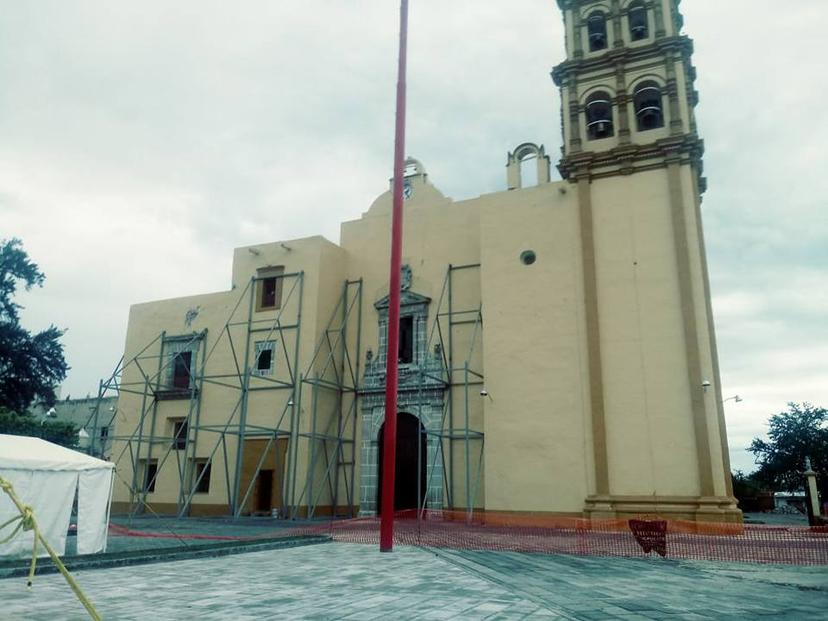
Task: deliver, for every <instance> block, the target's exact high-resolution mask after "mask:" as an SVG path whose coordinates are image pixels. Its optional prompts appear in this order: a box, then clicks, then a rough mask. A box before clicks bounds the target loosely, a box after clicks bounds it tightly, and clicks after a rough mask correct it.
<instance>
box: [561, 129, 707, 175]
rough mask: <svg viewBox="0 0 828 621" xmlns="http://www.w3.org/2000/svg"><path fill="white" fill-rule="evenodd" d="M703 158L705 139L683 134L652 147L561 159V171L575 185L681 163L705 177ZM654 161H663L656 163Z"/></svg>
mask: <svg viewBox="0 0 828 621" xmlns="http://www.w3.org/2000/svg"><path fill="white" fill-rule="evenodd" d="M703 154H704V141H703V140H702V139H701V138H699V137H698V136H696V135H694V134H682V135H679V136H670V137H668V138H663V139H661V140H657V141H655V142H652V143H648V144H642V145H636V144H628V145H621V146H618V147H615V148H614V149H610V150H608V151H582V152H579V153H572V154H570V155H567V156H565V157H563V158H561V161H560V163H559V164H558V170H559V171H560V173H561V176H562V177H563V178H564V179H569V180H571V181H575V180H577V179H578V178H580V177H583V176H588V177H589V178H595V177H604V176H614V175H628V174H632V173H634V172H637V171H639V170H643V169H650V168H653V167H656V168H659V167H663V166H666V165H667V164H670V163H673V162H678V163H694V164H696V165H697V166H698V168H699V174H701V169H702V155H703ZM653 160H661V161H660V162H656V163H653V162H652V161H653ZM645 162H647V164H646V165H645V164H644V163H645ZM601 169H604V170H603V171H602V170H601ZM606 169H609V170H606Z"/></svg>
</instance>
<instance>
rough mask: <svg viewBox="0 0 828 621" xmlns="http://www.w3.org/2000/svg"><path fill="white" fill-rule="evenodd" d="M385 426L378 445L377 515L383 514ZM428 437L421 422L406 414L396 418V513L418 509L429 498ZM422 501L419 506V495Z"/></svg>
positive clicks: (401, 413)
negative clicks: (427, 490)
mask: <svg viewBox="0 0 828 621" xmlns="http://www.w3.org/2000/svg"><path fill="white" fill-rule="evenodd" d="M384 436H385V424H384V423H383V424H382V425H381V426H380V430H379V435H378V436H377V444H378V448H379V454H378V457H379V459H378V461H377V470H378V475H377V479H378V481H377V483H378V485H377V514H379V513H380V512H381V510H382V460H383V443H384V439H385V437H384ZM427 440H428V437H427V435H426V430H425V427H423V425H422V424H421V423H420V420H419V419H418V418H417V417H416V416H414V415H412V414H409V413H407V412H400V413H399V414H397V458H396V460H395V462H396V476H395V484H394V511H404V510H406V509H416V508H417V507H418V506H422V505H423V504H424V503H423V501H424V500H425V497H426V461H427V458H426V455H427V452H426V448H427V444H428V442H427ZM418 491H419V500H420V502H419V503H418V502H417V493H418Z"/></svg>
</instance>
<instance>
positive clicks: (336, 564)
mask: <svg viewBox="0 0 828 621" xmlns="http://www.w3.org/2000/svg"><path fill="white" fill-rule="evenodd" d="M75 577H76V578H77V579H78V581H79V583H80V584H81V586H82V588H83V589H84V590H85V591H86V592H87V594H88V595H89V597H90V598H91V599H92V601H93V602H95V603H96V605H97V606H98V608H99V610H100V612H101V613H102V615H103V617H104V618H105V619H108V620H109V619H117V620H121V619H124V620H130V619H153V620H157V621H173V620H176V621H178V620H185V619H195V618H197V619H199V620H203V621H218V620H224V619H232V620H234V621H236V620H240V621H244V620H247V619H250V620H253V619H256V620H261V619H318V620H330V619H350V620H359V621H370V620H371V619H383V620H385V619H395V620H396V619H403V620H408V619H412V620H417V621H450V620H451V621H456V620H460V619H462V620H464V621H465V620H476V619H480V620H483V619H486V620H488V621H496V620H497V621H501V620H502V621H515V620H518V619H527V620H530V621H539V620H547V621H548V620H557V621H573V620H580V619H583V620H584V621H603V620H611V621H652V620H656V619H657V620H665V621H706V620H711V619H715V620H716V621H722V620H724V621H735V620H736V619H739V620H740V621H743V620H749V619H762V618H767V619H819V618H825V614H824V611H825V602H826V601H828V597H826V595H828V570H826V568H807V567H806V568H802V567H780V566H749V565H737V564H716V563H694V562H689V561H682V562H677V561H664V560H661V559H658V560H657V559H618V558H612V559H608V558H595V557H567V556H552V555H535V554H520V553H509V552H473V551H446V550H439V551H433V550H422V549H417V548H402V547H401V548H397V549H396V550H395V552H394V553H393V554H380V553H379V552H378V551H377V550H376V549H375V548H374V547H373V546H362V545H354V544H339V543H329V544H321V545H316V546H308V547H303V548H291V549H285V550H274V551H267V552H252V553H247V554H240V555H236V556H227V557H218V558H211V559H198V560H189V561H177V562H170V563H159V564H155V565H141V566H134V567H119V568H110V569H103V570H90V571H79V572H76V574H75ZM0 602H2V606H0V620H5V619H14V620H18V619H21V620H29V621H53V620H60V621H63V620H67V621H74V620H75V619H77V620H83V619H86V618H87V616H86V613H85V612H84V610H83V608H82V607H81V605H80V604H79V603H78V602H77V600H76V599H75V598H74V596H73V595H72V593H71V591H70V590H69V588H68V586H67V585H66V584H65V582H64V581H63V578H62V577H61V576H59V575H48V576H38V577H37V578H36V581H35V585H34V588H33V590H32V591H31V592H28V591H27V590H26V588H25V582H24V580H23V579H2V580H0Z"/></svg>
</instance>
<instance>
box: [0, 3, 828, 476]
mask: <svg viewBox="0 0 828 621" xmlns="http://www.w3.org/2000/svg"><path fill="white" fill-rule="evenodd" d="M0 5H2V9H3V10H2V14H3V20H2V21H0V84H2V85H3V86H2V88H0V236H3V237H8V236H13V235H16V236H20V237H22V238H23V239H24V242H25V244H26V247H27V249H28V250H29V252H30V253H31V255H32V256H33V257H34V258H35V260H37V261H38V262H39V263H40V264H41V266H42V267H43V268H44V270H45V271H46V273H47V283H46V287H45V288H44V289H43V290H40V291H35V292H32V293H30V294H26V295H24V296H23V301H24V303H25V304H26V305H27V307H28V308H27V310H26V313H25V317H24V318H25V321H26V322H27V325H29V326H31V327H33V328H37V327H43V326H45V325H48V323H50V322H54V323H56V324H58V325H60V326H64V327H68V328H69V332H68V334H67V336H66V338H65V341H66V344H67V350H68V355H69V362H70V364H71V365H72V367H73V370H72V373H71V375H70V377H69V379H68V381H67V390H68V392H71V393H73V394H75V395H77V394H84V393H86V392H87V391H94V390H95V387H96V386H97V380H98V378H100V377H102V376H104V375H106V374H108V373H109V372H110V370H111V367H112V366H113V365H114V363H115V362H116V361H117V358H118V357H119V356H120V353H121V349H122V346H123V338H124V332H125V327H126V316H127V311H128V307H129V304H130V303H133V302H138V301H145V300H149V299H158V298H164V297H172V296H176V295H187V294H193V293H199V292H205V291H214V290H220V289H224V288H226V287H227V286H228V284H229V280H230V273H229V272H230V260H231V250H232V248H233V247H235V246H239V245H244V244H249V243H256V242H261V241H268V240H275V239H286V238H291V237H300V236H304V235H310V234H317V233H322V234H324V235H326V236H327V237H328V238H330V239H333V240H336V239H337V237H338V228H339V222H340V221H342V220H347V219H352V218H356V217H359V215H360V214H361V213H362V212H363V211H365V210H366V209H367V207H368V206H369V205H370V203H371V202H372V200H373V198H374V197H375V196H376V195H377V194H379V193H380V192H382V191H384V190H385V189H386V188H387V183H388V177H389V176H390V162H391V155H392V146H393V144H392V143H393V122H394V109H393V103H394V81H395V69H396V36H397V32H396V28H397V23H396V20H397V10H398V6H397V4H396V3H395V2H382V3H379V2H368V1H366V0H351V1H350V2H347V3H344V2H334V1H333V0H308V1H307V2H304V3H301V4H297V3H286V2H268V1H265V0H247V1H246V2H242V3H232V4H231V3H226V2H218V1H206V2H205V1H204V0H201V1H199V2H195V1H194V0H179V1H178V2H175V3H169V2H161V1H159V0H153V1H147V2H142V3H140V4H134V3H132V4H130V3H111V2H106V1H105V0H76V1H75V2H63V1H60V0H51V1H49V0H43V1H40V2H12V1H10V0H5V1H3V0H0ZM682 9H683V11H684V12H685V17H686V24H687V28H686V30H687V32H688V33H689V34H690V35H691V36H692V37H693V38H694V40H695V41H696V56H695V62H696V65H697V67H698V73H699V80H698V85H697V86H698V89H699V91H700V93H701V104H700V106H699V109H698V120H699V127H700V131H701V133H702V135H703V137H704V138H705V141H706V146H707V154H706V173H707V175H708V177H709V180H710V190H709V191H708V193H707V195H706V197H705V201H704V217H705V224H706V236H707V244H708V251H709V255H710V270H711V276H712V287H713V292H714V309H715V312H716V319H717V328H718V335H719V346H720V358H721V367H722V375H723V377H722V379H723V383H724V386H725V392H726V395H727V396H729V395H731V394H736V393H739V394H741V395H742V396H743V397H745V401H744V402H742V403H739V404H735V403H734V402H733V401H730V402H728V403H727V404H726V405H727V413H728V420H729V423H730V442H731V446H732V449H733V453H734V455H733V457H734V464H735V465H736V466H738V467H741V468H746V469H749V467H750V465H751V459H750V458H749V457H748V456H746V455H745V453H744V452H743V448H744V447H745V446H746V444H747V443H748V442H749V441H750V439H751V438H752V437H753V436H754V435H757V434H760V433H762V432H763V429H764V427H763V425H764V421H765V420H766V418H767V416H768V415H769V414H771V413H773V412H776V411H779V410H781V409H783V408H784V405H785V403H786V402H787V401H789V400H806V399H807V400H810V401H813V402H816V403H823V404H825V403H828V377H827V376H828V373H826V365H825V363H824V360H826V357H825V353H826V349H827V348H828V338H826V336H827V335H826V329H825V327H824V325H825V324H824V319H823V317H824V309H825V308H826V301H828V300H826V293H825V291H826V289H828V288H827V287H826V284H828V267H826V266H828V250H826V248H828V244H826V240H828V218H826V216H825V214H826V213H828V209H826V207H828V206H826V204H825V203H826V199H825V197H826V196H828V176H826V175H825V174H824V170H825V169H826V168H827V167H826V160H827V159H828V158H826V156H825V154H824V145H825V144H828V124H827V123H824V122H822V121H821V117H820V109H819V102H821V101H825V100H826V95H828V92H826V91H828V85H826V83H825V82H824V80H821V79H820V78H821V76H822V75H823V73H824V58H825V57H826V52H828V50H826V43H825V40H824V38H823V36H822V28H823V24H824V21H825V18H826V11H825V7H824V0H798V1H797V2H795V3H786V5H785V7H784V9H783V10H780V8H779V4H778V2H776V1H775V0H728V2H717V1H714V0H697V1H695V2H684V3H682ZM411 29H412V35H411V58H410V65H411V66H410V75H409V87H410V102H409V111H410V122H409V136H408V152H409V153H410V154H412V155H415V156H417V157H419V158H420V159H421V160H422V161H423V162H424V163H425V164H426V166H427V168H428V170H429V172H430V173H431V177H432V180H433V181H434V182H435V183H436V184H437V185H438V186H439V187H440V188H441V189H442V190H443V191H444V192H445V193H446V194H448V195H450V196H453V197H455V198H468V197H472V196H476V195H478V194H481V193H486V192H491V191H495V190H499V189H502V188H503V186H504V163H505V155H506V152H507V151H508V150H509V149H510V148H512V147H514V146H515V145H517V144H519V143H520V142H523V141H526V140H532V141H537V142H543V143H545V144H546V146H547V150H548V152H549V153H550V154H551V155H552V156H553V158H554V157H555V156H556V155H557V153H558V149H559V147H560V135H559V133H560V129H559V127H560V125H559V123H560V120H559V119H560V117H559V115H560V102H559V98H558V93H557V91H556V89H555V87H554V85H553V84H552V82H551V80H550V78H549V75H548V74H549V70H550V69H551V67H552V66H553V65H554V64H555V63H557V62H559V61H560V60H561V59H562V58H563V39H562V24H561V18H560V13H559V11H558V9H557V7H556V5H555V3H554V2H552V0H513V1H512V2H509V3H499V2H487V3H481V2H479V1H478V2H473V1H471V0H454V1H453V2H451V3H446V2H440V1H438V0H416V1H415V2H413V3H412V21H411Z"/></svg>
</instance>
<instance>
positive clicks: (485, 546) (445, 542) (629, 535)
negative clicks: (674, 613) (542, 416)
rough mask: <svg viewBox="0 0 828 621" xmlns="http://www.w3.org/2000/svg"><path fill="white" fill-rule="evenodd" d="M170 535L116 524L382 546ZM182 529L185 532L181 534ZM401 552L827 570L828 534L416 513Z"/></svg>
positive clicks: (399, 537) (355, 535) (405, 520)
mask: <svg viewBox="0 0 828 621" xmlns="http://www.w3.org/2000/svg"><path fill="white" fill-rule="evenodd" d="M228 526H229V527H230V531H228V532H224V533H216V532H210V533H199V532H194V531H198V528H197V527H195V528H193V527H192V526H190V527H188V528H187V531H188V532H186V533H183V532H180V531H179V532H177V533H176V534H163V533H159V532H146V531H142V530H140V529H136V528H124V527H123V526H117V525H114V524H113V525H112V526H111V530H110V534H111V535H114V536H119V537H136V538H141V537H174V538H176V539H182V540H199V541H202V542H204V543H206V542H208V541H209V540H214V541H217V542H220V541H252V540H261V539H274V538H281V537H295V536H314V535H324V536H329V537H331V538H332V539H333V540H334V541H339V542H347V543H361V544H371V545H379V519H378V518H356V519H350V520H334V521H325V522H295V523H292V524H285V523H284V522H282V523H281V525H280V527H279V528H277V529H273V530H270V529H264V530H259V531H258V532H256V533H255V534H253V533H245V534H241V533H238V532H237V533H233V532H232V525H228ZM176 530H178V529H176ZM394 540H395V543H396V544H398V545H412V546H421V547H433V548H446V549H456V550H492V551H513V552H531V553H545V554H576V555H591V556H622V557H641V556H644V555H647V554H659V555H661V556H664V557H667V558H675V559H694V560H705V561H734V562H748V563H782V564H792V565H828V527H805V526H765V525H746V524H733V523H711V522H692V521H683V520H667V519H660V518H659V517H657V516H655V517H653V516H649V517H641V518H639V519H612V520H596V519H591V520H589V519H579V518H563V517H549V516H542V515H533V514H511V513H509V514H507V513H492V512H485V513H475V514H474V515H473V516H472V517H471V518H469V517H468V516H467V514H466V513H465V512H454V511H424V512H421V513H420V514H419V515H418V513H417V512H416V511H411V512H401V513H399V514H397V516H396V517H395V526H394Z"/></svg>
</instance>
